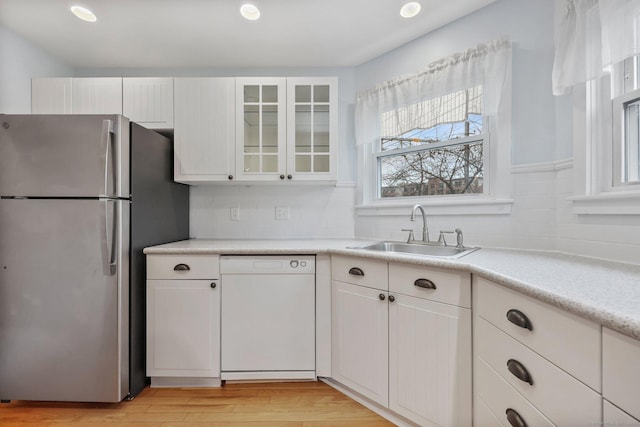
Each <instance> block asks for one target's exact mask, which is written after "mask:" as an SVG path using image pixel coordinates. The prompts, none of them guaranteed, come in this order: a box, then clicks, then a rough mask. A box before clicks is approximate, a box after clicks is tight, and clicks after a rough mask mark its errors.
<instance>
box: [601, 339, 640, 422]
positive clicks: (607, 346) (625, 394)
mask: <svg viewBox="0 0 640 427" xmlns="http://www.w3.org/2000/svg"><path fill="white" fill-rule="evenodd" d="M602 335H603V336H602V395H603V397H604V398H605V399H606V400H608V401H609V402H611V403H613V404H614V405H616V406H617V407H618V408H620V409H622V410H624V411H625V412H627V413H628V414H629V416H633V417H634V418H636V419H640V341H638V340H636V339H633V338H631V337H629V336H626V335H622V334H621V333H619V332H616V331H613V330H611V329H609V328H602ZM605 402H606V401H605ZM605 408H606V406H605ZM613 412H615V411H614V410H613V409H612V408H611V410H610V411H609V413H613ZM632 425H635V424H632Z"/></svg>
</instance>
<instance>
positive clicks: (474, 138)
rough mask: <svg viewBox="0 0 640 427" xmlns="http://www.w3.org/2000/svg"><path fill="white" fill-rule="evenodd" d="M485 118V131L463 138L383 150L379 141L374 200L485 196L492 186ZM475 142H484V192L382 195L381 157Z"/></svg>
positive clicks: (374, 154)
mask: <svg viewBox="0 0 640 427" xmlns="http://www.w3.org/2000/svg"><path fill="white" fill-rule="evenodd" d="M482 120H483V132H482V133H480V134H477V135H469V136H466V137H463V138H454V139H448V140H444V141H439V142H434V143H429V144H423V145H418V146H415V147H406V148H397V149H394V150H389V151H382V149H381V145H382V144H381V143H378V147H377V148H378V150H374V152H373V157H374V159H373V165H374V169H375V172H376V175H375V178H374V182H375V195H374V200H375V201H376V202H378V203H380V202H386V201H390V200H395V201H421V200H424V199H425V198H428V199H431V198H437V197H439V198H447V199H449V198H455V197H459V196H461V197H473V196H475V197H478V196H483V195H485V194H486V193H487V190H488V189H489V188H490V182H489V181H490V180H487V177H486V174H485V171H486V164H487V162H488V161H489V160H488V157H489V155H488V150H487V148H488V147H487V145H488V140H489V135H488V132H485V131H484V120H485V117H484V116H483V117H482ZM475 142H482V179H483V184H482V185H483V187H482V189H483V191H482V193H460V194H440V195H439V194H429V195H422V196H413V197H411V196H408V197H382V194H381V193H382V171H381V169H382V168H381V162H380V160H381V158H383V157H391V156H401V155H403V154H412V153H418V152H426V151H431V150H437V149H440V148H444V147H451V146H454V145H463V144H466V145H470V144H473V143H475Z"/></svg>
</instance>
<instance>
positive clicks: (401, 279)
mask: <svg viewBox="0 0 640 427" xmlns="http://www.w3.org/2000/svg"><path fill="white" fill-rule="evenodd" d="M431 286H434V287H435V289H433V288H432V287H431ZM389 291H390V292H398V293H400V294H405V295H411V296H414V297H417V298H424V299H429V300H432V301H438V302H443V303H446V304H453V305H457V306H460V307H465V308H471V274H469V273H465V272H454V271H447V270H441V269H435V268H427V267H420V266H414V265H407V264H394V263H390V264H389Z"/></svg>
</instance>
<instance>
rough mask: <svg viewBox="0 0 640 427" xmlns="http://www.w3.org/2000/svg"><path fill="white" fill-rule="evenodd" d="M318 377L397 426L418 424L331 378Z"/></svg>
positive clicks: (414, 425)
mask: <svg viewBox="0 0 640 427" xmlns="http://www.w3.org/2000/svg"><path fill="white" fill-rule="evenodd" d="M318 379H319V380H320V381H322V382H323V383H326V384H328V385H330V386H331V387H333V388H335V389H336V390H338V391H339V392H340V393H342V394H344V395H346V396H348V397H350V398H351V399H353V400H355V401H356V402H358V403H359V404H361V405H362V406H364V407H365V408H367V409H370V410H372V411H373V412H375V413H376V414H378V415H380V416H381V417H382V418H384V419H386V420H388V421H391V422H392V423H394V424H395V425H397V426H398V427H417V426H418V424H415V423H412V422H411V421H409V420H407V419H406V418H404V417H401V416H399V415H398V414H396V413H395V412H391V411H390V410H389V409H387V408H385V407H382V406H380V405H379V404H378V403H375V402H373V401H371V400H369V399H367V398H366V397H364V396H362V395H360V394H359V393H357V392H355V391H353V390H351V389H350V388H348V387H345V386H343V385H342V384H340V383H338V382H336V381H334V380H333V379H331V378H323V377H318Z"/></svg>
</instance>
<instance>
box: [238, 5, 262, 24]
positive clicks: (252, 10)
mask: <svg viewBox="0 0 640 427" xmlns="http://www.w3.org/2000/svg"><path fill="white" fill-rule="evenodd" d="M240 14H241V15H242V16H244V17H245V18H247V19H248V20H249V21H255V20H256V19H258V18H260V9H258V8H257V7H256V6H254V5H252V4H249V3H246V4H243V5H242V6H240Z"/></svg>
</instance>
